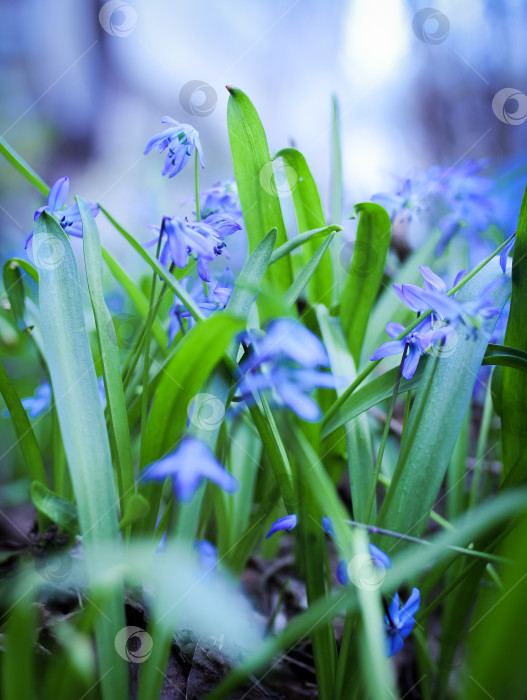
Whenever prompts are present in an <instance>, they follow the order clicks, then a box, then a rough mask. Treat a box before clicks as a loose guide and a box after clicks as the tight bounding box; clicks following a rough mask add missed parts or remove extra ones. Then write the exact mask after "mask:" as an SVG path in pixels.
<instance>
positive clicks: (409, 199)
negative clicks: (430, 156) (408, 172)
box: [371, 168, 437, 221]
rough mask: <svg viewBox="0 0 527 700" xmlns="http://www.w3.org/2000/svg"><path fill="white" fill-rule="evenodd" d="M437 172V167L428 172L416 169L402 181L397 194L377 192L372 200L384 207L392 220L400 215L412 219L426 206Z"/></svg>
mask: <svg viewBox="0 0 527 700" xmlns="http://www.w3.org/2000/svg"><path fill="white" fill-rule="evenodd" d="M436 174H437V168H433V169H432V168H431V169H430V171H428V172H424V171H416V172H415V173H414V174H413V175H412V177H409V178H406V179H405V180H402V181H401V185H400V187H399V188H398V189H397V190H396V192H395V194H393V195H392V194H385V193H378V194H375V195H373V197H372V198H371V199H372V202H375V203H376V204H380V205H381V206H382V207H384V208H385V209H386V211H387V212H388V214H389V216H390V218H391V219H392V221H393V220H394V219H396V218H399V217H404V218H406V219H407V220H409V221H410V220H411V219H412V217H413V215H414V214H419V213H420V212H421V211H422V210H423V209H424V208H425V207H426V204H427V201H428V199H429V194H430V191H431V187H430V181H431V180H432V178H433V176H435V175H436Z"/></svg>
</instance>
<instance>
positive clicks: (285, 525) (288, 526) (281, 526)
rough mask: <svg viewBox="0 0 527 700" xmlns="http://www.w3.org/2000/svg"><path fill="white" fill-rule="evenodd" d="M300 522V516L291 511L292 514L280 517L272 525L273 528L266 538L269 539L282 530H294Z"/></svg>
mask: <svg viewBox="0 0 527 700" xmlns="http://www.w3.org/2000/svg"><path fill="white" fill-rule="evenodd" d="M297 524H298V516H297V515H296V514H295V513H291V514H290V515H284V517H283V518H278V520H276V521H275V522H274V523H273V524H272V525H271V529H270V530H269V532H268V533H267V535H266V536H265V539H266V540H268V539H269V537H271V535H274V533H275V532H279V531H280V530H285V531H286V532H291V530H294V529H295V527H296V526H297Z"/></svg>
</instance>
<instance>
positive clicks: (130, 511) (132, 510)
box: [119, 493, 150, 530]
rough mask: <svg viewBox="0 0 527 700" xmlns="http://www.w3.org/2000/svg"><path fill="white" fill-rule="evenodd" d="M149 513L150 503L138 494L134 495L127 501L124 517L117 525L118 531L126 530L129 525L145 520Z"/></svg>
mask: <svg viewBox="0 0 527 700" xmlns="http://www.w3.org/2000/svg"><path fill="white" fill-rule="evenodd" d="M149 512H150V503H149V502H148V501H147V500H146V498H145V497H144V496H141V494H140V493H134V494H132V495H131V496H130V498H128V499H127V501H126V503H125V506H124V515H123V517H122V519H121V522H120V523H119V530H126V528H127V527H128V526H129V525H133V523H135V522H137V521H138V520H141V519H142V518H145V517H146V516H147V515H148V513H149Z"/></svg>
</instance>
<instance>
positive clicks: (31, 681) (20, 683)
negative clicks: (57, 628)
mask: <svg viewBox="0 0 527 700" xmlns="http://www.w3.org/2000/svg"><path fill="white" fill-rule="evenodd" d="M32 588H33V586H32V587H31V589H30V590H29V591H25V594H24V595H22V596H20V598H19V600H17V601H16V603H15V604H14V605H13V606H12V607H11V608H9V610H8V612H9V613H10V614H9V617H8V618H7V623H6V624H5V627H4V629H5V641H4V643H3V645H2V646H3V650H2V651H3V653H2V683H1V688H2V698H3V699H4V700H31V699H32V698H35V697H37V696H36V695H35V676H36V669H35V641H36V638H37V625H38V619H37V611H38V608H37V606H36V605H35V604H34V601H33V595H32ZM28 593H29V596H28ZM2 636H4V635H2Z"/></svg>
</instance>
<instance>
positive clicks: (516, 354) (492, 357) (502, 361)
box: [481, 343, 527, 372]
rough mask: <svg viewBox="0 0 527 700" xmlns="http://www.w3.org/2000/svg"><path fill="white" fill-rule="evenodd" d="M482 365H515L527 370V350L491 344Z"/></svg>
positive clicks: (524, 370) (517, 367) (516, 367)
mask: <svg viewBox="0 0 527 700" xmlns="http://www.w3.org/2000/svg"><path fill="white" fill-rule="evenodd" d="M481 364H482V365H501V366H502V367H514V368H515V369H520V370H522V371H523V372H527V352H525V351H523V350H518V349H517V348H509V347H507V346H506V345H494V344H492V343H491V344H490V345H489V346H488V348H487V351H486V353H485V357H484V358H483V362H482V363H481Z"/></svg>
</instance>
